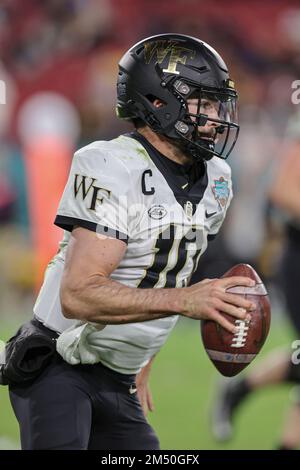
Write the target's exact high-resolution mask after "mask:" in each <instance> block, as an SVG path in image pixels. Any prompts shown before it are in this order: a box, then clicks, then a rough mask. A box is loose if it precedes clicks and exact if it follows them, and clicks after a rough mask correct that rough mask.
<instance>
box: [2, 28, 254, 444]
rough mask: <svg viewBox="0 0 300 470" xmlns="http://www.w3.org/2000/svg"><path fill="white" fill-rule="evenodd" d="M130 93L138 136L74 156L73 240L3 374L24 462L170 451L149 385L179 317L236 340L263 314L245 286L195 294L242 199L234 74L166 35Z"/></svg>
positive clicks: (137, 57) (132, 78)
mask: <svg viewBox="0 0 300 470" xmlns="http://www.w3.org/2000/svg"><path fill="white" fill-rule="evenodd" d="M117 93H118V108H117V109H118V114H119V116H120V117H121V118H123V119H127V120H130V121H131V122H132V123H133V124H134V125H135V128H136V130H135V131H134V132H132V133H129V134H125V135H122V136H119V137H118V138H116V139H113V140H111V141H97V142H94V143H92V144H90V145H88V146H86V147H84V148H82V149H81V150H79V151H77V152H76V153H75V156H74V159H73V163H72V167H71V171H70V175H69V179H68V182H67V185H66V187H65V191H64V194H63V196H62V199H61V202H60V205H59V208H58V213H57V217H56V219H55V224H56V225H58V226H59V227H61V228H63V229H64V230H65V233H64V238H63V240H62V242H61V243H60V249H59V252H58V254H57V255H56V256H55V257H54V259H53V260H52V261H51V263H50V264H49V267H48V269H47V271H46V275H45V280H44V284H43V286H42V288H41V290H40V293H39V296H38V299H37V301H36V304H35V307H34V319H33V320H32V321H30V322H29V323H27V324H25V325H23V327H21V329H20V330H19V332H18V333H17V336H16V338H13V339H12V342H11V344H12V345H16V348H15V349H13V351H12V354H11V356H9V358H8V360H7V364H5V367H4V368H3V369H2V378H4V380H5V379H6V381H7V383H8V384H10V398H11V403H12V406H13V409H14V412H15V414H16V417H17V419H18V422H19V425H20V434H21V443H22V448H23V449H158V448H159V442H158V439H157V436H156V434H155V433H154V431H153V429H152V428H151V426H150V425H149V423H148V422H147V420H146V417H145V415H146V413H147V411H148V409H152V407H153V404H152V399H151V394H150V391H149V387H148V378H149V372H150V368H151V364H152V361H153V358H154V356H155V355H156V354H157V353H158V351H159V350H160V348H161V347H162V345H163V344H164V342H165V341H166V339H167V337H168V335H169V334H170V332H171V330H172V329H173V327H174V326H175V324H176V321H177V319H178V315H182V316H185V317H188V318H193V319H197V320H199V319H202V318H203V319H213V320H214V321H216V322H217V323H219V324H220V325H222V326H223V327H224V328H225V329H227V330H228V331H230V332H232V333H236V332H237V331H238V327H237V326H236V323H235V320H236V319H249V316H250V313H249V312H250V310H251V309H252V308H253V307H254V306H253V304H252V303H251V302H249V301H247V300H245V299H243V298H242V297H238V296H235V295H232V294H229V293H227V292H226V288H228V287H230V286H233V285H236V284H237V283H239V285H245V286H250V285H253V281H252V280H251V279H248V278H245V277H232V278H226V279H213V280H209V279H206V280H204V281H201V282H198V283H196V284H194V285H193V286H190V287H189V283H190V279H191V276H192V273H193V272H194V271H195V270H196V269H197V266H198V262H199V259H200V256H201V254H202V253H203V252H204V251H205V249H206V247H207V243H208V241H209V240H210V239H212V238H214V236H215V235H216V234H217V233H218V231H219V230H220V228H221V225H222V223H223V220H224V217H225V215H226V211H227V209H228V206H229V203H230V200H231V197H232V190H231V179H230V167H229V166H228V164H227V163H226V162H225V161H224V159H225V158H226V157H227V156H228V155H229V153H230V152H231V150H232V148H233V147H234V144H235V142H236V139H237V135H238V129H239V128H238V125H237V123H236V101H237V92H236V90H235V87H234V82H233V81H232V80H231V78H230V77H229V75H228V71H227V67H226V65H225V63H224V61H223V60H222V58H221V57H220V56H219V54H218V53H217V52H216V51H215V50H214V49H213V48H211V46H209V45H208V44H206V43H203V42H202V41H200V40H198V39H195V38H191V37H189V36H185V35H180V34H178V35H176V34H165V35H159V36H153V37H151V38H148V39H146V40H144V41H141V42H139V43H138V44H136V45H135V46H133V47H132V48H131V49H130V50H129V51H128V52H127V53H126V54H125V55H124V56H123V58H122V59H121V61H120V64H119V76H118V83H117ZM127 204H128V206H127ZM221 312H226V313H228V314H229V315H231V316H232V321H229V320H227V319H226V318H225V317H224V316H223V315H222V314H221ZM42 335H45V336H47V339H48V338H50V339H51V340H53V339H56V340H57V343H56V344H57V351H58V353H59V354H57V353H56V352H55V353H53V355H52V356H51V358H50V360H49V357H47V358H45V357H42V354H41V351H40V349H34V348H33V341H41V336H42ZM39 344H40V343H39ZM52 344H53V343H52ZM27 348H28V349H27ZM20 354H22V357H24V361H23V362H22V361H20ZM26 358H28V369H31V373H32V374H33V375H30V374H29V370H28V369H27V370H26V371H25V372H24V370H23V369H22V370H20V368H19V364H24V362H25V365H26V364H27V363H26ZM17 359H18V360H17ZM45 359H47V363H45Z"/></svg>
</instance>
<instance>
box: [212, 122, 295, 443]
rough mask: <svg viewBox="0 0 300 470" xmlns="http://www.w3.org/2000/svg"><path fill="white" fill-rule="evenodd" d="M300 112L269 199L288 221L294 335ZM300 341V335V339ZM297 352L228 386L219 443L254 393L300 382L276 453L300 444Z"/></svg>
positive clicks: (287, 286) (281, 354)
mask: <svg viewBox="0 0 300 470" xmlns="http://www.w3.org/2000/svg"><path fill="white" fill-rule="evenodd" d="M299 119H300V116H299V114H296V115H294V116H293V117H292V119H291V122H290V124H289V126H288V136H289V138H290V142H289V143H288V145H287V148H286V149H285V158H284V159H280V162H279V165H278V168H277V170H276V174H275V176H274V178H273V180H272V184H271V189H270V194H269V196H270V201H271V202H272V204H273V205H274V207H277V208H279V209H281V210H282V211H283V212H284V214H285V218H286V221H287V223H286V245H285V250H284V254H283V257H282V263H281V276H280V277H281V279H282V287H283V291H284V294H285V297H286V303H287V312H288V314H289V316H290V319H291V321H292V324H293V326H294V328H295V331H296V332H297V333H298V335H299V334H300V314H299V304H300V297H299V295H300V291H299V278H300V184H299V181H300V160H299V152H300V135H299ZM298 338H299V336H298ZM295 345H296V347H297V346H298V351H297V350H290V351H288V350H275V351H271V352H270V354H268V356H267V357H266V359H264V360H263V361H262V362H261V363H259V364H257V365H256V366H255V367H254V368H253V369H252V371H250V372H249V373H248V374H246V375H245V376H244V377H242V378H237V379H234V380H232V381H229V382H226V384H225V383H224V386H223V387H221V388H220V389H219V395H218V399H217V400H216V401H215V402H214V405H213V409H214V414H213V432H214V435H215V437H216V439H217V440H219V441H225V440H228V439H230V438H231V437H232V434H233V420H234V417H235V415H236V412H237V411H238V410H239V406H240V405H241V404H243V403H244V401H246V398H248V397H249V396H250V395H252V394H253V393H254V392H255V391H257V390H261V389H264V388H266V387H270V386H274V385H279V384H282V383H290V384H296V385H297V387H295V393H294V399H293V404H292V406H291V408H290V410H289V413H288V416H287V419H286V423H285V425H284V428H283V432H282V435H281V437H280V442H279V443H278V445H277V449H278V450H292V449H297V448H299V446H300V395H299V390H300V388H299V384H300V364H299V345H297V342H296V343H295Z"/></svg>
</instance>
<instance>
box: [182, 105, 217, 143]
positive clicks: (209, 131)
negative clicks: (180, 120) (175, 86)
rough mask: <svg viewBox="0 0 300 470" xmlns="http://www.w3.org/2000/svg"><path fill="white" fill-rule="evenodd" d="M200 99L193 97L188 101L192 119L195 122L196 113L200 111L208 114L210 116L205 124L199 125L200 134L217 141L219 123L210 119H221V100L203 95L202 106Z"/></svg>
mask: <svg viewBox="0 0 300 470" xmlns="http://www.w3.org/2000/svg"><path fill="white" fill-rule="evenodd" d="M198 101H199V99H198V98H191V99H189V100H188V101H187V103H188V108H189V113H190V114H191V120H192V121H194V122H195V121H196V115H197V114H199V113H200V114H206V115H207V116H208V120H207V122H206V124H205V125H204V126H198V132H199V135H200V137H201V138H202V139H207V140H214V141H215V142H216V141H217V139H216V135H217V131H216V129H217V127H218V126H219V124H218V123H216V122H214V121H210V119H220V115H219V109H220V104H219V101H214V100H212V99H210V98H205V97H203V98H201V102H200V106H199V103H198ZM198 106H199V107H198Z"/></svg>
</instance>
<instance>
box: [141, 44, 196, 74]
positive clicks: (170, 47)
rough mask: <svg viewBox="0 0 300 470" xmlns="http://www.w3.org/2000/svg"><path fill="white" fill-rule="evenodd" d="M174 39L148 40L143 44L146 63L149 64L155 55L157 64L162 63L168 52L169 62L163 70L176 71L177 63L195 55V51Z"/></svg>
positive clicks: (182, 62) (184, 61)
mask: <svg viewBox="0 0 300 470" xmlns="http://www.w3.org/2000/svg"><path fill="white" fill-rule="evenodd" d="M177 44H178V43H177V42H176V41H155V42H148V43H146V44H145V49H144V54H145V62H146V64H150V62H151V60H152V59H153V58H154V57H155V56H156V58H157V62H158V64H162V63H163V61H164V60H165V58H166V57H167V55H168V54H170V58H169V64H168V67H167V68H166V69H163V72H167V73H176V74H179V72H178V70H176V67H177V64H178V63H179V62H180V63H181V64H185V63H186V61H187V58H188V56H190V58H191V59H194V57H195V51H194V50H193V49H188V48H187V47H181V46H178V45H177Z"/></svg>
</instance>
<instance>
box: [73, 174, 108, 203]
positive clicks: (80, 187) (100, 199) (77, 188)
mask: <svg viewBox="0 0 300 470" xmlns="http://www.w3.org/2000/svg"><path fill="white" fill-rule="evenodd" d="M79 177H81V182H80V183H79V184H78V178H79ZM86 178H88V179H89V180H92V181H91V183H90V185H89V187H88V189H87V187H86ZM95 181H96V178H91V177H88V176H83V175H78V174H76V175H75V180H74V194H75V197H77V194H78V193H79V191H80V190H81V192H80V194H81V196H82V200H83V201H84V200H85V198H86V197H87V195H88V194H89V192H90V190H91V189H92V191H93V192H92V200H91V205H90V207H89V209H90V210H92V211H94V210H95V209H96V204H97V201H98V202H99V203H100V204H102V202H103V197H104V196H103V195H102V197H98V192H99V191H100V190H101V191H105V192H106V193H107V195H108V197H110V193H111V192H110V191H109V190H108V189H105V188H98V187H97V186H94V182H95Z"/></svg>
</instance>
